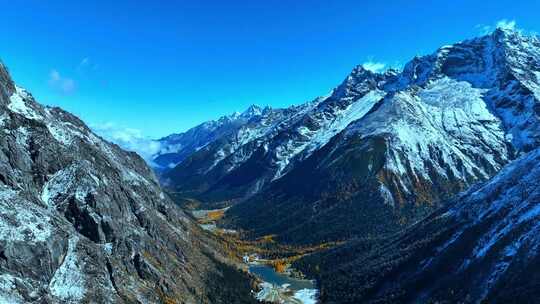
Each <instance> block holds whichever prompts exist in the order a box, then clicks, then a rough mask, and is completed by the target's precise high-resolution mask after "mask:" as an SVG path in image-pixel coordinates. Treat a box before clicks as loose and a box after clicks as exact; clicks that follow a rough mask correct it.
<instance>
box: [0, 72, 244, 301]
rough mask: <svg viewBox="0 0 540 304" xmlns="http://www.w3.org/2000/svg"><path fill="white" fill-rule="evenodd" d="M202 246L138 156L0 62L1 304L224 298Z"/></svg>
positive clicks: (215, 266)
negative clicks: (35, 92) (50, 103)
mask: <svg viewBox="0 0 540 304" xmlns="http://www.w3.org/2000/svg"><path fill="white" fill-rule="evenodd" d="M203 242H206V241H205V238H204V236H203V235H202V233H201V232H200V230H199V229H198V227H196V226H195V225H194V224H193V223H192V222H191V220H190V219H189V218H188V217H187V216H186V215H185V214H184V213H183V212H182V211H181V210H180V209H179V208H177V207H176V206H175V204H174V203H173V202H171V200H170V199H169V198H168V197H167V196H166V195H165V194H164V193H163V192H162V190H161V188H160V186H159V184H158V181H157V179H156V177H155V176H154V174H153V172H152V171H151V169H149V168H148V166H147V165H146V164H145V162H144V161H143V160H142V159H141V158H140V157H139V156H138V155H136V154H135V153H130V152H126V151H123V150H122V149H120V148H119V147H118V146H116V145H114V144H111V143H108V142H106V141H104V140H103V139H101V138H100V137H98V136H96V135H95V134H93V133H92V132H91V131H90V129H89V128H88V127H87V126H86V125H85V124H84V123H83V122H82V121H81V120H79V119H78V118H77V117H75V116H73V115H71V114H70V113H67V112H65V111H63V110H61V109H59V108H50V107H44V106H42V105H40V104H38V103H36V102H35V100H34V98H33V97H32V95H31V94H30V93H28V92H27V91H25V90H24V89H22V88H20V87H16V86H15V85H14V84H13V81H12V80H11V78H10V76H9V74H8V73H7V71H6V68H5V67H4V66H1V67H0V302H3V303H123V302H124V303H209V302H212V303H219V302H222V301H223V300H221V299H219V297H218V299H216V295H215V294H209V293H208V290H209V289H208V288H207V287H208V286H210V285H212V284H216V283H215V282H213V281H214V280H215V279H216V278H219V277H220V276H221V275H222V274H221V270H220V266H219V265H220V263H219V262H217V260H218V259H219V254H218V253H217V252H216V251H214V250H213V249H212V248H211V246H209V245H208V244H204V243H203ZM246 292H248V291H246ZM211 298H213V299H214V300H212V301H211V300H210V299H211ZM224 302H227V301H224Z"/></svg>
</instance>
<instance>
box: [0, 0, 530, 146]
mask: <svg viewBox="0 0 540 304" xmlns="http://www.w3.org/2000/svg"><path fill="white" fill-rule="evenodd" d="M0 2H2V18H0V26H1V28H2V29H3V31H2V39H1V40H0V46H1V48H0V58H2V60H3V61H4V62H5V63H6V64H7V65H8V67H9V68H10V70H11V73H12V76H13V77H14V79H15V80H16V81H17V82H18V83H19V84H20V85H21V86H23V87H25V88H27V89H28V90H30V91H31V92H32V93H33V95H34V96H35V97H36V99H38V101H40V102H42V103H46V104H49V105H58V106H61V107H63V108H65V109H67V110H69V111H71V112H73V113H75V114H77V115H78V116H80V117H81V118H82V119H83V120H85V121H86V122H87V123H89V124H90V125H93V126H96V127H98V128H99V127H101V128H104V129H107V128H111V129H114V128H117V129H125V128H127V129H128V130H129V132H131V133H130V134H131V135H133V136H151V137H160V136H164V135H167V134H170V133H173V132H179V131H183V130H185V129H187V128H189V127H191V126H194V125H196V124H198V123H200V122H202V121H205V120H208V119H214V118H217V117H219V116H221V115H224V114H228V113H231V112H233V111H241V110H243V109H244V108H246V107H247V106H248V105H250V104H252V103H256V104H260V105H271V106H273V107H283V106H287V105H291V104H298V103H301V102H304V101H308V100H311V99H313V98H315V97H317V96H320V95H323V94H326V93H327V92H329V91H330V90H331V89H332V88H333V87H335V86H336V85H338V84H339V83H340V82H341V81H342V80H343V79H344V77H345V76H346V75H347V74H348V73H349V72H350V70H351V69H352V68H353V67H354V66H355V65H357V64H362V63H368V62H372V63H373V64H377V63H378V64H379V67H380V66H382V65H383V64H384V65H385V66H386V67H388V66H399V65H402V64H404V63H405V62H406V61H408V60H409V59H410V58H411V57H413V56H414V55H417V54H426V53H430V52H432V51H434V50H435V49H436V48H438V47H439V46H441V45H444V44H448V43H452V42H456V41H459V40H463V39H466V38H470V37H473V36H477V35H480V34H481V33H482V32H483V31H485V30H486V29H489V28H493V27H494V26H495V24H496V23H497V22H499V21H500V20H503V19H506V20H508V22H511V21H516V22H517V24H518V26H519V27H520V28H525V29H528V30H531V31H535V30H540V18H538V13H537V12H539V11H540V2H536V3H533V1H520V0H513V1H496V0H492V1H462V0H457V1H411V0H408V1H391V0H388V1H352V0H351V1H339V0H335V1H327V0H312V1H307V0H295V1H283V0H282V1H276V0H267V1H255V0H249V1H232V0H231V1H217V0H216V1H211V0H208V1H198V0H197V1H159V0H154V1H133V0H132V1H123V0H115V1H110V0H109V1H100V0H93V1H54V0H51V1H42V0H35V1H31V0H19V1H4V0H1V1H0ZM376 2H378V3H376ZM374 67H377V65H374ZM128 135H129V134H128ZM126 136H127V135H126Z"/></svg>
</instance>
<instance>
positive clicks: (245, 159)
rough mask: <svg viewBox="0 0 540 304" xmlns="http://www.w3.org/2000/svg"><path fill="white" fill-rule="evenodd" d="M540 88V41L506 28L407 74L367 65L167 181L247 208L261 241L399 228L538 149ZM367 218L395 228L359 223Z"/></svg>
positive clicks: (225, 138) (240, 215)
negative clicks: (329, 226)
mask: <svg viewBox="0 0 540 304" xmlns="http://www.w3.org/2000/svg"><path fill="white" fill-rule="evenodd" d="M539 83H540V40H539V39H538V37H535V36H526V35H523V34H521V33H520V32H518V31H514V30H509V29H497V30H495V31H494V32H493V33H491V34H489V35H486V36H482V37H478V38H474V39H470V40H466V41H462V42H459V43H456V44H453V45H449V46H444V47H441V48H440V49H438V50H437V51H436V52H434V53H433V54H430V55H426V56H421V57H415V58H413V59H412V60H411V61H410V62H408V63H407V64H406V65H405V66H404V68H403V70H402V71H395V70H387V71H385V72H383V73H375V72H372V71H370V70H367V69H365V68H363V67H362V66H358V67H356V68H354V69H353V71H352V72H351V74H350V75H348V76H347V77H346V78H345V80H344V81H343V82H342V83H341V84H340V85H339V86H338V87H336V88H335V89H334V90H333V91H332V93H331V94H330V95H328V96H325V97H321V98H318V99H316V100H314V101H312V102H309V103H306V104H304V105H301V106H295V107H290V108H287V109H273V110H272V111H270V112H268V113H267V115H262V116H260V117H259V118H257V119H251V120H250V121H249V122H248V123H246V124H243V125H242V126H240V127H238V128H236V129H233V130H231V132H227V133H223V134H222V136H217V137H215V138H214V139H212V140H209V141H208V142H207V143H206V144H205V145H204V146H203V147H201V148H200V149H197V150H196V151H195V150H193V152H192V153H191V154H189V155H183V160H182V161H180V162H179V163H178V165H177V166H175V167H173V168H171V169H169V170H166V171H165V172H164V173H163V175H162V179H163V180H164V181H165V182H166V184H167V185H168V187H170V188H171V189H173V190H174V191H176V192H177V193H190V195H195V196H196V197H197V198H199V199H201V200H202V201H204V202H207V203H209V204H210V205H211V204H214V205H216V206H217V205H223V204H224V202H239V204H236V206H234V207H233V208H232V209H230V211H229V213H230V214H231V215H234V218H235V219H236V220H235V221H236V224H239V225H241V226H242V227H244V228H246V229H251V230H253V231H256V232H257V233H260V234H268V233H272V234H274V233H275V234H278V235H281V236H282V237H283V238H284V239H288V240H293V239H295V237H293V234H295V233H296V232H297V231H301V230H302V229H305V228H306V227H308V226H309V227H311V228H310V229H315V231H316V233H313V234H311V237H312V238H313V239H311V240H310V239H304V241H307V242H311V241H314V242H318V241H320V240H321V239H328V238H331V239H333V238H341V237H342V236H343V235H345V236H353V235H356V234H357V233H360V232H362V231H365V229H368V230H369V231H395V230H396V229H399V227H402V226H403V225H406V224H407V223H410V222H412V221H415V220H416V219H418V217H419V216H421V215H423V214H426V213H427V212H429V211H430V210H433V208H435V207H436V206H438V205H439V203H440V202H441V201H443V200H445V199H447V198H450V197H451V196H452V195H454V194H456V193H458V192H460V191H462V190H466V189H467V188H468V187H470V186H471V185H473V184H475V183H477V182H478V181H483V180H487V179H489V178H490V177H492V176H493V175H494V174H496V173H497V172H498V171H499V170H501V168H502V167H503V166H504V165H506V164H507V163H508V162H510V161H511V160H512V159H514V158H515V157H517V156H518V155H520V154H522V153H525V152H527V151H530V150H532V149H534V148H535V147H537V146H538V144H539V143H540V121H539V119H540V118H539V115H540V106H539V99H540V85H539ZM190 131H191V130H190ZM187 133H189V131H188V132H187ZM300 181H301V182H300ZM367 206H369V207H367ZM269 210H271V211H272V212H269ZM281 210H283V211H281ZM276 214H277V215H278V216H276ZM280 215H282V216H280ZM364 216H369V217H370V218H379V217H382V218H384V220H381V221H378V222H377V223H375V222H373V223H372V222H370V221H363V220H357V221H353V222H354V223H353V224H350V223H351V220H352V218H357V217H359V218H363V217H364ZM276 217H277V220H276ZM293 219H294V220H293ZM328 221H331V222H336V224H335V225H333V226H332V227H333V228H332V229H330V230H329V229H325V227H326V226H327V224H328ZM306 225H307V226H306ZM338 236H339V237H338ZM299 238H301V237H299Z"/></svg>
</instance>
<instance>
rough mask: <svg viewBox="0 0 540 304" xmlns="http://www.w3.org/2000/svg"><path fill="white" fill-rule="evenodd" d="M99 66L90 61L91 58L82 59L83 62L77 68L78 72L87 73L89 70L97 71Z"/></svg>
mask: <svg viewBox="0 0 540 304" xmlns="http://www.w3.org/2000/svg"><path fill="white" fill-rule="evenodd" d="M97 69H98V65H97V64H96V63H95V62H94V61H92V60H91V59H90V57H84V58H83V59H81V62H79V65H78V66H77V71H79V72H85V71H87V70H93V71H95V70H97Z"/></svg>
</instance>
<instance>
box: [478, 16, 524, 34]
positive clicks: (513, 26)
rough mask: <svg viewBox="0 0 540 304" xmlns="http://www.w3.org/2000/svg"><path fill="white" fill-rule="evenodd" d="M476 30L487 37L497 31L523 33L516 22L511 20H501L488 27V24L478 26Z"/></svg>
mask: <svg viewBox="0 0 540 304" xmlns="http://www.w3.org/2000/svg"><path fill="white" fill-rule="evenodd" d="M475 28H476V29H477V30H478V31H479V32H480V34H482V35H487V34H489V33H491V32H493V31H494V30H495V29H498V28H499V29H503V30H513V31H518V32H523V30H522V29H520V28H518V26H517V22H516V20H513V19H512V20H510V19H501V20H499V21H497V22H495V23H494V24H493V25H487V24H477V25H476V26H475Z"/></svg>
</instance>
